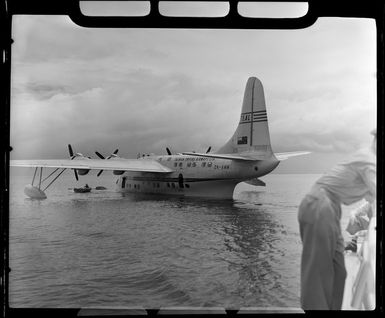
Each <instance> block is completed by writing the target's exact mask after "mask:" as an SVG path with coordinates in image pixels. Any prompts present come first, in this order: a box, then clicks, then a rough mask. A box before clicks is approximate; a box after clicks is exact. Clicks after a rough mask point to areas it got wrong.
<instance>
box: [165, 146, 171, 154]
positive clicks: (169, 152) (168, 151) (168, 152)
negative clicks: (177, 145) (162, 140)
mask: <svg viewBox="0 0 385 318" xmlns="http://www.w3.org/2000/svg"><path fill="white" fill-rule="evenodd" d="M166 151H167V154H168V155H169V156H171V151H170V149H168V148H167V147H166Z"/></svg>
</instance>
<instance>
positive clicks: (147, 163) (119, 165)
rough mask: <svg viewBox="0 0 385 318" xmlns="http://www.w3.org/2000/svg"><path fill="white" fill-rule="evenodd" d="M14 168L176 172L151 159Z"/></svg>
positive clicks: (16, 163)
mask: <svg viewBox="0 0 385 318" xmlns="http://www.w3.org/2000/svg"><path fill="white" fill-rule="evenodd" d="M10 166H12V167H42V168H66V169H90V170H121V171H138V172H156V173H170V172H173V171H174V170H172V169H170V168H168V167H166V166H164V165H162V164H160V163H159V162H157V161H155V160H151V159H146V160H143V159H123V158H119V159H118V158H116V159H113V160H112V159H111V160H103V159H86V158H84V159H75V160H71V159H47V160H11V161H10Z"/></svg>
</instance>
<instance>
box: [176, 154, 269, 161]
mask: <svg viewBox="0 0 385 318" xmlns="http://www.w3.org/2000/svg"><path fill="white" fill-rule="evenodd" d="M182 155H188V156H197V157H207V158H218V159H229V160H246V161H255V160H262V158H261V159H258V158H251V157H246V156H241V155H237V154H216V153H197V152H182Z"/></svg>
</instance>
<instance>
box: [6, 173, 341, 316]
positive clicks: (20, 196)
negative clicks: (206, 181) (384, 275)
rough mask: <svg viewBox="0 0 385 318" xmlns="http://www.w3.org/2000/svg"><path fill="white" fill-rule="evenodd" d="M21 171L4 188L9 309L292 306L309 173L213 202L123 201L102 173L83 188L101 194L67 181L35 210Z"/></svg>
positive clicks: (277, 178)
mask: <svg viewBox="0 0 385 318" xmlns="http://www.w3.org/2000/svg"><path fill="white" fill-rule="evenodd" d="M28 172H29V174H28V176H17V175H13V174H11V180H10V186H11V191H10V267H11V269H12V271H11V273H10V285H9V289H10V304H11V306H12V307H88V306H98V307H113V306H143V307H145V308H147V309H150V308H159V307H160V306H222V307H225V308H234V307H244V306H246V307H251V306H263V307H272V306H279V307H286V306H287V307H300V305H299V270H300V254H301V241H300V238H299V230H298V223H297V209H298V204H299V202H300V200H301V198H302V197H303V196H304V195H305V194H306V192H307V191H308V190H309V188H310V187H311V185H312V183H313V182H314V181H315V180H316V179H317V178H318V176H319V175H285V174H282V175H278V174H270V175H268V176H265V177H264V178H262V179H263V180H264V181H265V182H266V185H267V186H266V187H253V186H249V185H247V184H240V185H238V186H237V188H236V191H235V196H234V200H228V201H223V200H208V199H190V198H177V197H166V196H154V195H140V196H139V195H132V194H126V195H123V194H120V193H117V192H115V180H116V178H114V177H112V176H111V175H110V174H108V173H106V172H105V173H104V174H103V175H102V177H100V178H96V177H95V176H94V175H92V176H85V177H81V185H84V183H86V182H87V183H88V184H89V185H90V186H91V187H95V186H97V185H103V186H105V187H107V190H104V191H93V192H91V193H88V194H76V193H73V192H72V191H71V190H69V188H72V187H74V186H76V185H77V186H79V184H76V181H75V180H74V177H73V175H72V174H70V173H69V172H68V174H64V175H63V176H62V177H61V178H59V179H58V180H57V182H55V183H54V184H53V185H52V186H51V187H50V188H49V190H48V191H47V195H48V199H46V200H43V201H36V200H30V199H28V198H26V197H25V195H24V193H23V189H24V185H25V184H27V183H30V182H31V179H32V175H33V170H32V171H31V170H28ZM346 215H347V214H346V213H345V216H346Z"/></svg>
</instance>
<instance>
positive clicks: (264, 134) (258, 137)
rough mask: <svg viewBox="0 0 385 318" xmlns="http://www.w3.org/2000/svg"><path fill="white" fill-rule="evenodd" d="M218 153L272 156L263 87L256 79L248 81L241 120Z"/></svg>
mask: <svg viewBox="0 0 385 318" xmlns="http://www.w3.org/2000/svg"><path fill="white" fill-rule="evenodd" d="M216 153H219V154H231V153H256V154H259V155H261V154H266V155H269V156H270V155H272V150H271V145H270V134H269V127H268V123H267V113H266V104H265V96H264V92H263V86H262V83H261V81H260V80H259V79H257V78H256V77H250V78H249V79H248V81H247V84H246V89H245V94H244V97H243V104H242V112H241V118H240V120H239V124H238V127H237V129H236V131H235V133H234V135H233V136H232V137H231V139H230V140H229V141H228V142H227V143H226V144H225V145H224V146H223V147H221V148H220V149H219V150H218V151H217V152H216Z"/></svg>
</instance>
